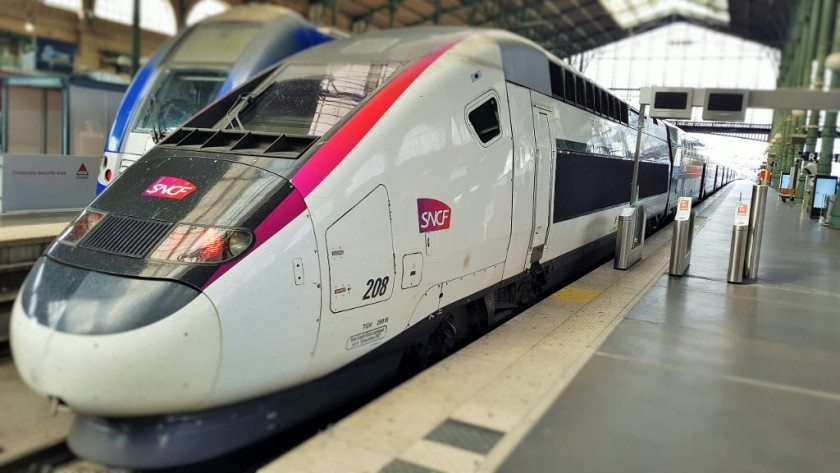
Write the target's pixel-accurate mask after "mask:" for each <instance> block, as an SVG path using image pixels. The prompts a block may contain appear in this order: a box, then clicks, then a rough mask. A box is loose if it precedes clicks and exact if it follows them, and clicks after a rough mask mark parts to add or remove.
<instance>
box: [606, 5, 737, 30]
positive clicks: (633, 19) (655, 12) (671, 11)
mask: <svg viewBox="0 0 840 473" xmlns="http://www.w3.org/2000/svg"><path fill="white" fill-rule="evenodd" d="M601 4H602V5H603V6H604V8H605V9H606V10H607V11H608V12H609V13H610V14H611V15H612V17H613V19H614V20H615V21H616V23H618V24H619V25H620V26H621V27H622V28H635V27H637V26H639V25H641V24H645V23H649V22H651V21H655V20H658V19H660V18H663V17H668V16H671V15H680V16H683V17H686V18H692V19H696V20H700V21H704V22H707V23H719V24H723V25H728V24H729V2H728V0H601Z"/></svg>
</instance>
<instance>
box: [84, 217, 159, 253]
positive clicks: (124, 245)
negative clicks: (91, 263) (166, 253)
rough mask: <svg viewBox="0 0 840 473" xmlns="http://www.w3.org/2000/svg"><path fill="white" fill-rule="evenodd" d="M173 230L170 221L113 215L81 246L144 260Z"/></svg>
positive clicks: (95, 229) (104, 220) (105, 219)
mask: <svg viewBox="0 0 840 473" xmlns="http://www.w3.org/2000/svg"><path fill="white" fill-rule="evenodd" d="M170 227H172V224H171V223H169V222H161V221H159V220H146V219H141V218H135V217H126V216H123V215H113V214H111V215H108V216H106V217H105V218H104V219H103V220H102V222H100V223H99V225H97V226H96V227H95V228H94V229H93V231H91V233H90V235H88V237H87V238H85V239H84V240H82V242H81V243H80V244H79V246H80V247H82V248H87V249H90V250H96V251H102V252H105V253H112V254H115V255H121V256H128V257H130V258H143V257H145V256H146V255H147V254H148V253H149V252H150V251H152V249H153V248H154V247H155V246H156V245H157V243H158V242H159V241H160V239H161V238H163V237H164V235H166V233H167V232H168V231H169V228H170Z"/></svg>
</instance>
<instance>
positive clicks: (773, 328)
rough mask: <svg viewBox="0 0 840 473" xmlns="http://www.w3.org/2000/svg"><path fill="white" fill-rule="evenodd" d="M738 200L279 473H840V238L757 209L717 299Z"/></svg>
mask: <svg viewBox="0 0 840 473" xmlns="http://www.w3.org/2000/svg"><path fill="white" fill-rule="evenodd" d="M750 190H751V186H750V184H749V183H745V182H737V183H734V184H733V185H730V186H729V187H728V188H726V189H724V190H723V191H721V192H718V194H717V195H715V196H713V197H712V199H710V201H709V202H706V203H704V204H703V205H702V206H700V207H699V215H698V219H697V230H696V233H695V239H694V245H693V250H692V252H693V254H692V257H691V266H690V267H689V269H688V272H687V274H686V275H685V276H684V277H682V278H675V277H669V276H668V275H667V264H668V255H669V252H670V244H669V241H670V236H671V235H670V234H671V231H670V229H668V228H666V229H665V231H660V232H658V233H657V234H656V235H654V236H653V237H652V238H651V239H649V240H648V242H647V243H646V249H645V258H644V259H643V260H642V262H640V263H639V264H637V265H636V266H634V267H633V268H631V269H630V270H629V271H617V270H614V269H613V268H612V262H609V263H607V264H605V265H604V266H602V267H601V268H598V269H597V270H595V271H593V272H592V273H590V274H588V275H586V276H585V277H583V278H581V279H580V280H578V281H576V282H575V283H573V284H571V285H570V286H568V287H566V288H564V289H563V290H561V291H559V292H558V293H556V294H554V295H552V296H550V297H548V298H546V299H545V300H543V301H542V302H540V303H539V304H537V305H535V306H534V307H532V308H530V309H528V310H527V311H525V312H523V313H522V314H520V315H519V316H517V317H516V318H514V319H513V320H511V321H510V322H508V323H506V324H505V325H503V326H502V327H500V328H498V329H496V330H495V331H493V332H491V333H490V334H488V335H487V336H485V337H483V338H482V339H480V340H478V341H476V342H474V343H473V344H471V345H469V346H467V347H465V348H464V349H462V350H460V351H459V352H457V353H455V354H454V355H452V356H450V357H449V358H447V359H446V360H444V361H442V362H441V363H438V364H437V365H435V366H433V367H432V368H431V369H429V370H426V371H425V372H423V373H421V374H419V375H418V376H416V377H415V378H413V379H411V380H409V381H408V382H406V383H404V384H403V385H401V386H400V387H398V388H396V389H394V390H392V391H390V392H388V393H386V394H385V395H383V396H382V397H381V398H379V399H378V400H377V401H375V402H373V403H371V404H369V405H368V406H366V407H364V408H362V409H361V410H359V411H357V412H356V413H355V414H353V415H351V416H349V417H347V418H345V419H344V420H342V421H341V422H339V423H338V424H336V425H335V426H332V427H331V428H329V429H327V430H325V431H324V432H322V433H320V434H319V435H317V436H316V437H314V438H312V439H310V440H309V441H307V442H305V443H304V444H302V445H301V446H300V447H298V448H297V449H295V450H293V451H290V452H288V453H287V454H285V455H284V456H282V457H281V458H279V459H278V460H276V461H275V462H273V463H271V464H269V465H267V466H266V467H265V468H264V469H263V471H266V472H282V471H298V472H313V473H314V472H319V471H346V472H351V471H352V472H356V471H358V472H363V471H364V472H384V473H424V472H425V473H428V472H474V471H481V472H485V471H502V472H557V471H574V472H612V471H627V472H674V471H680V472H683V473H685V472H693V471H697V472H709V471H783V472H787V471H809V472H810V471H827V472H828V471H831V472H836V471H840V429H838V428H837V426H838V425H840V376H838V374H840V369H838V368H840V232H838V231H834V230H829V229H827V228H826V227H821V226H820V225H819V224H818V223H817V221H816V220H810V219H808V218H807V216H803V214H802V213H801V211H800V209H799V208H798V207H795V206H794V205H792V204H789V203H782V202H780V201H779V199H778V197H777V194H776V193H775V191H773V190H772V189H771V190H770V194H769V196H768V203H767V217H766V221H765V227H764V240H763V243H762V250H761V261H760V265H759V272H758V275H759V278H758V279H757V280H756V281H753V282H751V283H749V284H743V285H735V284H728V283H727V282H726V272H727V267H728V257H729V245H730V238H731V229H732V222H733V218H734V215H735V207H736V204H737V202H738V200H739V196H741V195H742V196H743V198H744V199H749V196H750Z"/></svg>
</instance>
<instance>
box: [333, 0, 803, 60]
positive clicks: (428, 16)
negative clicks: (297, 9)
mask: <svg viewBox="0 0 840 473" xmlns="http://www.w3.org/2000/svg"><path fill="white" fill-rule="evenodd" d="M324 1H325V2H326V3H323V4H321V8H322V9H323V11H324V14H323V16H322V18H327V19H329V15H330V14H331V11H332V8H333V4H332V2H333V1H337V2H338V5H337V7H338V10H339V13H340V15H339V23H338V26H339V27H343V28H347V29H350V30H354V31H366V30H372V29H385V28H389V27H398V26H413V25H421V24H441V25H448V26H458V25H475V26H483V27H496V28H502V29H506V30H509V31H513V32H515V33H518V34H521V35H523V36H525V37H527V38H530V39H532V40H533V41H535V42H537V43H539V44H541V45H542V46H543V47H545V48H546V49H548V50H549V51H551V52H553V53H554V54H555V55H557V56H559V57H569V56H571V55H574V54H578V53H581V52H585V51H589V50H591V49H594V48H597V47H599V46H603V45H605V44H608V43H612V42H615V41H618V40H621V39H623V38H626V37H628V36H630V35H633V34H637V33H639V32H643V31H648V30H651V29H654V28H657V27H659V26H663V25H665V24H669V23H673V22H679V21H683V22H689V23H694V24H697V25H701V26H704V27H707V28H712V29H714V30H717V31H720V32H724V33H728V34H731V35H734V36H737V37H740V38H743V39H747V40H751V41H755V42H758V43H761V44H764V45H767V46H770V47H773V48H781V45H782V43H783V42H784V40H785V36H786V35H787V30H788V28H789V25H790V21H791V18H792V17H793V13H794V12H793V8H794V6H795V2H794V0H324ZM347 23H349V24H347Z"/></svg>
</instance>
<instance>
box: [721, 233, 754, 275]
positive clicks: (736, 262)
mask: <svg viewBox="0 0 840 473" xmlns="http://www.w3.org/2000/svg"><path fill="white" fill-rule="evenodd" d="M748 235H749V225H733V226H732V244H731V245H730V246H729V271H728V272H727V274H726V280H727V281H728V282H731V283H738V284H740V283H742V282H743V281H744V261H745V259H746V251H747V237H748Z"/></svg>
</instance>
